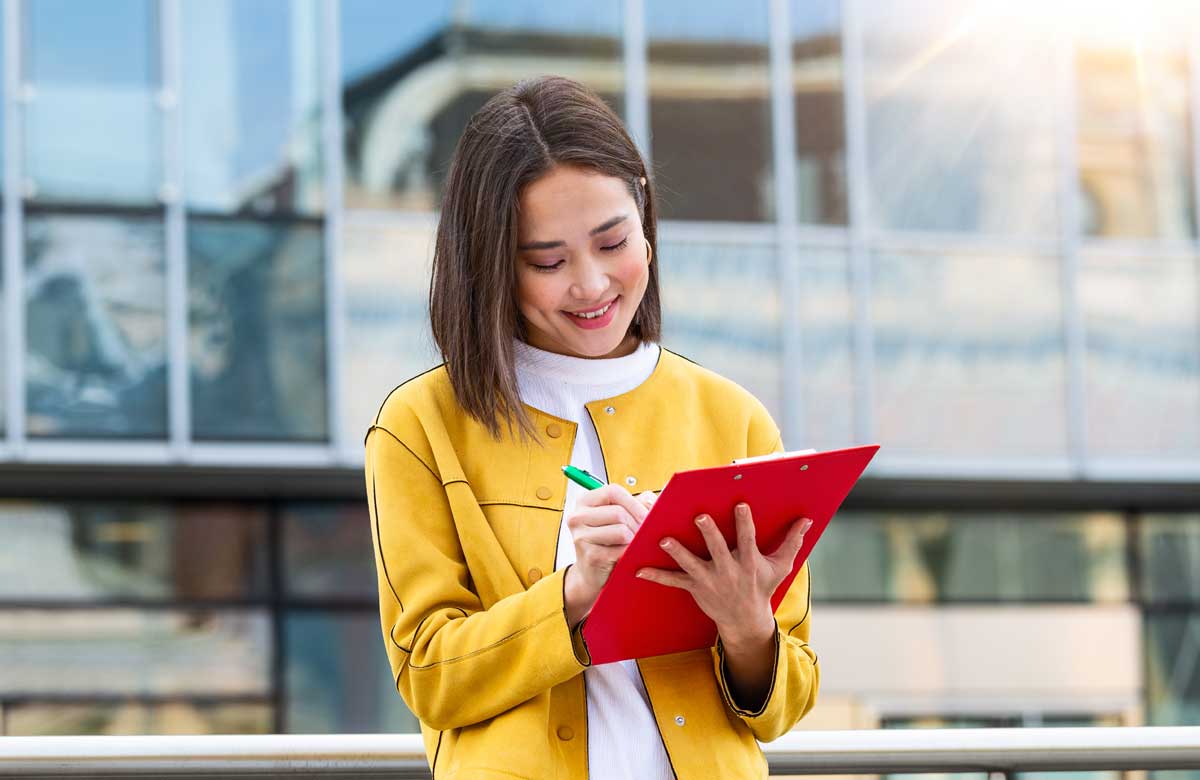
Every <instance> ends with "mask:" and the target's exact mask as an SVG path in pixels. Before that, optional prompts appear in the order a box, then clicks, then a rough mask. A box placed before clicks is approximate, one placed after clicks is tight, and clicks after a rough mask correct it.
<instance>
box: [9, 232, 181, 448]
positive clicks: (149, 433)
mask: <svg viewBox="0 0 1200 780" xmlns="http://www.w3.org/2000/svg"><path fill="white" fill-rule="evenodd" d="M25 253H26V255H25V264H26V271H25V273H26V277H25V289H26V311H25V317H26V338H27V353H26V355H27V357H26V394H27V399H28V414H29V416H28V422H27V425H28V430H29V433H30V435H31V436H47V437H48V436H70V437H93V436H103V437H157V438H162V437H165V436H166V426H167V414H166V402H167V401H166V348H165V343H164V342H165V330H166V324H165V318H164V305H165V303H164V301H165V286H164V285H165V282H164V234H163V223H162V219H161V218H160V217H151V218H120V219H117V218H111V217H90V216H66V215H51V214H30V215H29V216H27V217H26V221H25Z"/></svg>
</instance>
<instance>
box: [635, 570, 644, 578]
mask: <svg viewBox="0 0 1200 780" xmlns="http://www.w3.org/2000/svg"><path fill="white" fill-rule="evenodd" d="M633 576H635V577H637V578H638V579H639V580H644V579H646V575H645V574H643V573H642V570H641V569H638V572H637V574H635V575H633Z"/></svg>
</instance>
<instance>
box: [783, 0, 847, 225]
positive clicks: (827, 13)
mask: <svg viewBox="0 0 1200 780" xmlns="http://www.w3.org/2000/svg"><path fill="white" fill-rule="evenodd" d="M791 17H792V84H793V90H794V94H795V100H796V104H795V113H796V130H795V133H796V204H797V207H798V209H799V213H798V214H797V217H798V219H799V220H800V221H801V222H811V223H817V224H825V225H844V224H846V140H845V139H846V133H845V123H844V121H843V109H842V105H843V104H842V38H841V2H840V0H792V5H791Z"/></svg>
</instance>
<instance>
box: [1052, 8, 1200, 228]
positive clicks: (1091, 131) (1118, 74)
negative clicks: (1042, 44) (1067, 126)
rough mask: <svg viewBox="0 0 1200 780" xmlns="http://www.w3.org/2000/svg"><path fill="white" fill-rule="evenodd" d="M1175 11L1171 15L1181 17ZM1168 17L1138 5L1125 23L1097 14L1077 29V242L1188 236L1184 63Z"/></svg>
mask: <svg viewBox="0 0 1200 780" xmlns="http://www.w3.org/2000/svg"><path fill="white" fill-rule="evenodd" d="M1184 5H1185V4H1179V8H1178V10H1177V11H1176V13H1179V14H1181V15H1182V14H1185V13H1189V12H1185V11H1183V10H1182V9H1183V6H1184ZM1168 11H1169V8H1168V7H1167V5H1166V4H1164V3H1148V4H1146V6H1145V7H1144V8H1143V9H1142V10H1141V11H1140V12H1139V13H1138V14H1137V16H1136V22H1134V23H1130V22H1131V19H1130V18H1126V19H1122V20H1118V19H1107V18H1106V17H1105V15H1104V14H1099V15H1098V16H1099V18H1098V19H1094V20H1092V21H1091V22H1090V23H1089V24H1086V25H1079V31H1080V35H1079V37H1078V40H1077V42H1076V50H1075V52H1076V54H1075V78H1076V83H1077V87H1076V93H1077V95H1078V98H1077V99H1078V110H1077V112H1076V121H1077V122H1078V139H1079V140H1078V155H1079V189H1080V218H1081V225H1080V228H1081V230H1082V232H1083V233H1084V234H1086V235H1093V236H1122V237H1126V236H1130V237H1135V236H1144V237H1162V238H1181V239H1182V238H1190V237H1192V236H1194V235H1195V234H1196V224H1195V211H1194V201H1193V198H1192V177H1191V170H1192V168H1191V165H1192V157H1191V152H1190V145H1191V135H1190V134H1191V128H1190V125H1189V123H1188V97H1189V96H1188V91H1189V85H1188V63H1187V55H1186V53H1185V49H1184V45H1183V41H1182V40H1181V39H1182V36H1181V35H1180V34H1179V33H1180V31H1181V30H1182V29H1185V27H1184V26H1182V25H1177V24H1171V20H1170V19H1168V17H1167V14H1166V12H1168ZM1190 13H1191V14H1192V15H1193V17H1194V15H1195V12H1194V11H1191V12H1190ZM1110 16H1112V15H1111V14H1110ZM1121 16H1128V14H1121ZM1120 22H1123V24H1122V23H1120Z"/></svg>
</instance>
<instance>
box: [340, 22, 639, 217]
mask: <svg viewBox="0 0 1200 780" xmlns="http://www.w3.org/2000/svg"><path fill="white" fill-rule="evenodd" d="M620 7H621V5H620V3H591V2H586V0H560V2H556V3H552V4H547V3H544V2H539V0H517V1H516V2H513V1H511V0H510V1H505V0H476V1H475V2H471V3H453V2H449V0H433V1H432V2H427V3H421V4H416V5H414V4H408V3H405V4H400V3H392V2H388V1H387V0H343V2H342V4H341V8H342V12H341V13H342V15H341V28H342V44H341V50H342V73H343V83H342V89H343V93H342V107H343V110H344V111H345V117H344V125H345V141H344V143H345V158H346V160H345V162H346V183H345V199H346V204H347V205H348V206H350V207H352V208H354V207H358V208H364V207H366V208H400V209H411V210H420V211H431V210H433V209H434V208H436V207H437V204H438V202H439V199H440V197H441V188H442V184H443V181H444V179H445V175H446V171H447V169H448V167H449V162H450V157H451V155H452V154H453V152H454V147H455V145H456V144H457V143H458V138H459V136H460V135H461V134H462V130H463V127H465V126H466V122H467V118H468V117H470V115H471V114H472V113H474V112H475V111H476V109H478V108H479V107H480V106H482V105H483V104H484V102H485V101H486V100H487V99H488V98H489V97H491V96H492V95H493V94H495V93H496V92H498V91H499V90H501V89H503V88H506V87H508V86H510V85H512V84H514V83H516V82H517V81H520V80H521V79H523V78H529V77H532V76H539V75H543V74H547V73H553V74H557V75H560V76H566V77H568V78H572V79H575V80H576V81H580V82H582V83H584V84H587V85H588V86H589V87H591V88H592V89H594V90H595V91H596V92H598V93H599V94H600V96H601V97H603V98H604V99H605V100H606V101H608V103H609V105H610V106H612V107H613V108H615V109H616V110H617V113H622V111H623V109H624V103H625V97H624V92H623V90H624V81H623V73H624V70H623V68H624V66H623V63H622V61H621V54H620V52H621V18H620Z"/></svg>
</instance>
